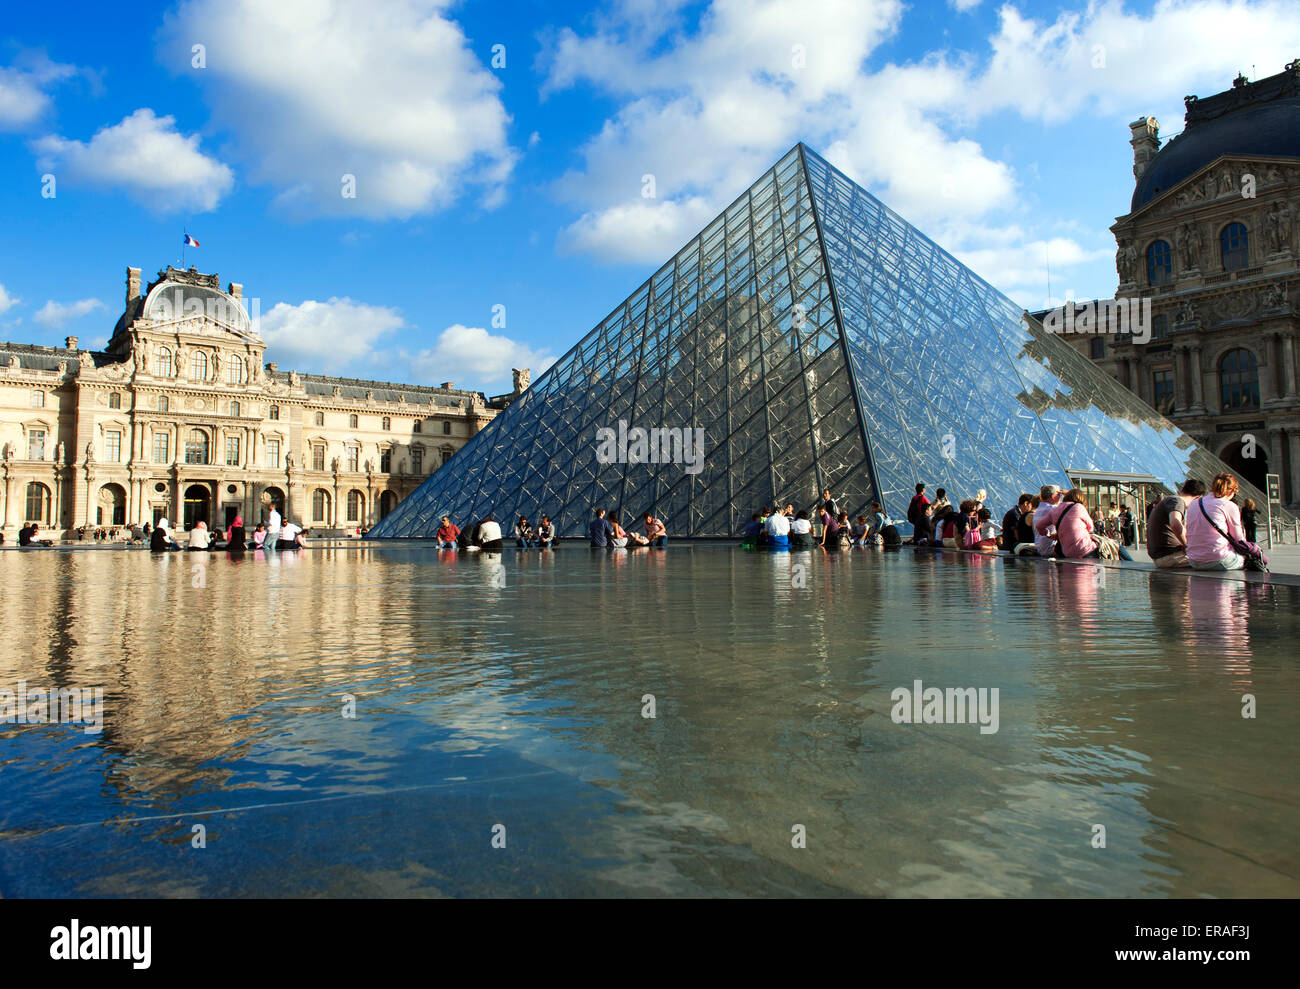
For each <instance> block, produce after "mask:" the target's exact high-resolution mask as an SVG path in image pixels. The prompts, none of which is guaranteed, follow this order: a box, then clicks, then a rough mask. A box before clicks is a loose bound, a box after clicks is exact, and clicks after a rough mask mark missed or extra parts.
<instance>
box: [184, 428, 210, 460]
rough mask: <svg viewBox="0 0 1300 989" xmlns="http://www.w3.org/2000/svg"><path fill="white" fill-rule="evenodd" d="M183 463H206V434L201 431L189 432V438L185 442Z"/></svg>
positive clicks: (193, 430)
mask: <svg viewBox="0 0 1300 989" xmlns="http://www.w3.org/2000/svg"><path fill="white" fill-rule="evenodd" d="M185 462H186V463H187V464H206V463H207V462H208V434H207V433H205V432H204V431H203V430H201V429H191V430H190V437H189V439H187V440H186V441H185Z"/></svg>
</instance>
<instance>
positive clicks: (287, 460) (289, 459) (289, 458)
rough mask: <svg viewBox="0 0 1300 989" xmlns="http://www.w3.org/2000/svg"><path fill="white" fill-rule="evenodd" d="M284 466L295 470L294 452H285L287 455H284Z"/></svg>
mask: <svg viewBox="0 0 1300 989" xmlns="http://www.w3.org/2000/svg"><path fill="white" fill-rule="evenodd" d="M284 466H285V467H287V468H288V469H289V470H293V451H292V450H287V451H285V454H284Z"/></svg>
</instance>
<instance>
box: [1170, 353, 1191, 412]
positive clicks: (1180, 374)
mask: <svg viewBox="0 0 1300 989" xmlns="http://www.w3.org/2000/svg"><path fill="white" fill-rule="evenodd" d="M1191 393H1192V386H1191V382H1190V381H1189V380H1188V373H1187V348H1186V347H1175V348H1174V409H1175V410H1176V411H1178V412H1184V411H1186V410H1187V408H1188V407H1189V406H1190V405H1191V404H1192V400H1191V397H1190V396H1191Z"/></svg>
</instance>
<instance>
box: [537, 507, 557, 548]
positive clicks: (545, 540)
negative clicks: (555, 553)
mask: <svg viewBox="0 0 1300 989" xmlns="http://www.w3.org/2000/svg"><path fill="white" fill-rule="evenodd" d="M554 542H555V526H554V525H552V524H551V517H550V516H549V515H543V516H542V524H541V525H539V526H538V527H537V547H538V549H550V548H551V544H553V543H554Z"/></svg>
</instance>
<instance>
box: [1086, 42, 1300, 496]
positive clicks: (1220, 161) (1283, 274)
mask: <svg viewBox="0 0 1300 989" xmlns="http://www.w3.org/2000/svg"><path fill="white" fill-rule="evenodd" d="M1186 107H1187V114H1186V126H1185V128H1184V130H1183V132H1182V134H1180V135H1178V136H1177V137H1175V138H1173V139H1172V140H1170V141H1168V142H1166V143H1165V145H1164V146H1163V147H1161V145H1160V131H1159V124H1158V123H1157V121H1156V120H1155V119H1154V118H1153V117H1143V118H1141V119H1139V120H1137V121H1135V122H1134V123H1133V124H1132V125H1131V130H1132V140H1131V142H1130V143H1131V144H1132V146H1133V154H1134V164H1133V174H1134V176H1135V178H1136V179H1137V183H1136V187H1135V189H1134V192H1133V198H1132V202H1131V204H1130V211H1129V213H1128V214H1126V215H1124V216H1121V217H1119V218H1118V219H1117V220H1116V221H1115V224H1114V226H1112V227H1111V230H1112V232H1113V233H1114V234H1115V238H1116V243H1117V245H1118V249H1117V252H1116V268H1117V270H1118V273H1119V287H1118V290H1117V292H1116V298H1123V299H1150V300H1151V306H1152V317H1153V325H1152V328H1151V330H1152V332H1151V339H1150V342H1148V343H1146V344H1145V345H1143V344H1138V343H1134V342H1133V340H1132V338H1131V336H1122V335H1121V336H1115V335H1110V334H1107V333H1094V334H1087V335H1083V336H1079V335H1075V336H1071V337H1067V338H1066V339H1068V340H1069V341H1070V342H1071V343H1072V344H1073V345H1074V346H1075V347H1076V348H1078V349H1079V350H1081V351H1082V352H1083V353H1084V354H1085V355H1086V356H1088V357H1090V358H1092V360H1093V361H1095V362H1096V363H1097V364H1099V365H1100V366H1102V367H1104V368H1105V369H1107V370H1108V371H1109V372H1110V373H1111V374H1113V375H1114V376H1115V377H1116V378H1117V379H1118V380H1119V381H1120V382H1121V383H1122V384H1123V385H1125V386H1126V387H1128V388H1129V389H1131V390H1132V391H1134V392H1136V393H1137V394H1138V395H1140V396H1141V398H1142V399H1143V400H1144V401H1145V402H1147V403H1148V404H1149V405H1152V406H1154V407H1155V408H1156V409H1157V410H1159V411H1160V412H1162V413H1164V414H1165V415H1167V416H1169V417H1170V418H1172V419H1173V421H1174V422H1176V423H1177V424H1178V425H1179V426H1180V427H1181V428H1182V429H1183V430H1185V431H1186V432H1187V433H1189V434H1190V435H1191V436H1193V437H1194V438H1195V439H1196V440H1197V441H1198V442H1200V443H1202V444H1203V445H1204V446H1206V447H1207V448H1208V449H1209V450H1210V451H1211V452H1213V453H1215V454H1216V455H1217V456H1218V457H1219V458H1220V459H1221V460H1223V461H1225V462H1226V463H1228V464H1229V465H1230V466H1232V467H1233V469H1234V470H1236V471H1239V472H1240V473H1241V475H1242V476H1244V477H1246V478H1247V479H1249V480H1250V481H1251V482H1252V483H1254V484H1255V485H1256V486H1258V487H1260V488H1261V489H1262V488H1263V487H1264V475H1265V474H1270V473H1271V474H1278V475H1280V477H1281V486H1282V492H1281V493H1282V501H1283V503H1284V504H1289V505H1292V506H1294V505H1296V504H1297V502H1300V394H1298V393H1297V371H1298V367H1297V361H1298V360H1300V342H1298V341H1297V330H1300V316H1298V315H1297V313H1298V312H1300V306H1298V305H1297V303H1300V236H1298V228H1297V222H1298V221H1300V60H1297V61H1295V62H1291V63H1290V64H1289V65H1287V66H1286V69H1285V71H1283V72H1281V73H1279V74H1277V75H1274V76H1270V77H1268V78H1265V79H1261V80H1259V81H1257V82H1248V81H1247V80H1246V79H1245V78H1243V77H1239V78H1238V79H1237V80H1235V82H1234V84H1233V88H1232V89H1229V90H1227V91H1226V92H1223V93H1218V94H1216V95H1214V96H1210V97H1205V98H1199V99H1198V98H1197V97H1195V96H1189V97H1187V99H1186ZM1206 480H1208V478H1207V479H1206ZM1261 507H1262V506H1261Z"/></svg>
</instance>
